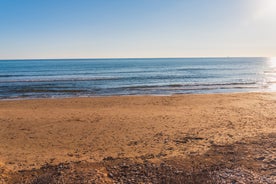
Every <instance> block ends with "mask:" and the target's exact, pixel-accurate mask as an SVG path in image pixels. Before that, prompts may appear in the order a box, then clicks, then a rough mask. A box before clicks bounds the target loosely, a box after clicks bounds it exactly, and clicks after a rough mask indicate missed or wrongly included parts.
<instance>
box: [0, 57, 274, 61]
mask: <svg viewBox="0 0 276 184" xmlns="http://www.w3.org/2000/svg"><path fill="white" fill-rule="evenodd" d="M203 58H206V59H208V58H273V57H269V56H207V57H203V56H202V57H196V56H192V57H106V58H105V57H99V58H97V57H95V58H20V59H15V58H14V59H0V61H15V60H22V61H24V60H75V59H79V60H88V59H102V60H104V59H203Z"/></svg>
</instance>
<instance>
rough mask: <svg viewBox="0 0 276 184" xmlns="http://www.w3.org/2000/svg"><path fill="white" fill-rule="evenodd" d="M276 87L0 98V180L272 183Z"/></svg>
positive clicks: (275, 165)
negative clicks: (265, 90) (256, 90)
mask: <svg viewBox="0 0 276 184" xmlns="http://www.w3.org/2000/svg"><path fill="white" fill-rule="evenodd" d="M275 109H276V93H240V94H204V95H194V94H193V95H176V96H122V97H96V98H68V99H36V100H10V101H0V126H1V129H0V183H1V182H2V183H24V182H25V183H62V182H63V183H70V182H71V183H91V182H92V183H93V182H95V183H114V182H115V183H116V182H117V183H139V182H140V183H150V182H151V183H162V182H163V183H183V181H185V182H186V183H212V182H213V183H214V182H215V183H216V182H217V183H223V182H225V183H228V182H230V183H231V182H236V183H239V182H240V183H242V182H244V183H248V182H253V183H260V182H261V183H273V181H275V179H276V178H275V177H276V150H275V149H276V145H275V142H276V110H275Z"/></svg>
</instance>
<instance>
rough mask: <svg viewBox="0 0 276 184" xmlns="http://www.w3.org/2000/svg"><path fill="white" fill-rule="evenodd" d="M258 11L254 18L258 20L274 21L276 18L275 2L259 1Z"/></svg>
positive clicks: (268, 0)
mask: <svg viewBox="0 0 276 184" xmlns="http://www.w3.org/2000/svg"><path fill="white" fill-rule="evenodd" d="M257 6H258V9H259V11H257V12H256V14H257V15H256V17H257V18H259V19H275V18H276V0H260V1H259V3H258V5H257Z"/></svg>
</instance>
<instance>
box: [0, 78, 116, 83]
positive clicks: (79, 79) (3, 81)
mask: <svg viewBox="0 0 276 184" xmlns="http://www.w3.org/2000/svg"><path fill="white" fill-rule="evenodd" d="M120 79H121V77H87V78H61V79H57V78H55V79H16V80H0V83H10V82H64V81H97V80H120Z"/></svg>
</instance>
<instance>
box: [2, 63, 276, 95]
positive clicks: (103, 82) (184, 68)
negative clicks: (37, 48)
mask: <svg viewBox="0 0 276 184" xmlns="http://www.w3.org/2000/svg"><path fill="white" fill-rule="evenodd" d="M270 91H276V59H273V58H150V59H149V58H143V59H49V60H48V59H43V60H0V99H25V98H27V99H29V98H66V97H90V96H114V95H116V96H117V95H174V94H190V93H192V94H199V93H204V94H205V93H236V92H270Z"/></svg>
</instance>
